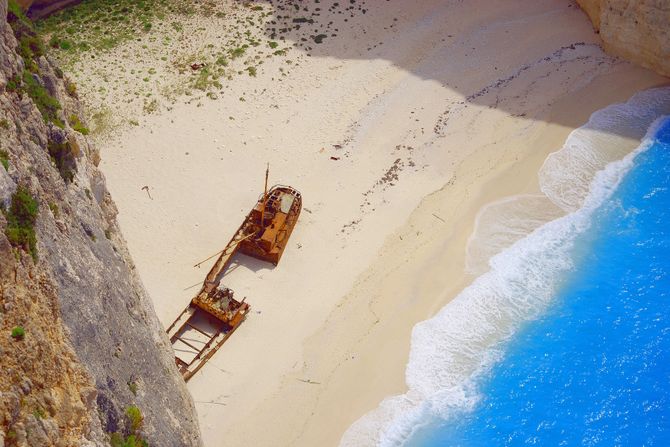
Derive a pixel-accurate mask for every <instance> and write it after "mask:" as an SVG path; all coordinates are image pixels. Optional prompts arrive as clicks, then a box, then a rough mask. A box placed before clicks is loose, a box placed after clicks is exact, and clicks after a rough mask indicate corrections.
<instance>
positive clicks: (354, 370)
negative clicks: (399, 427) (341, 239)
mask: <svg viewBox="0 0 670 447" xmlns="http://www.w3.org/2000/svg"><path fill="white" fill-rule="evenodd" d="M630 69H631V70H626V71H627V72H623V73H615V74H613V75H604V76H602V77H601V78H599V79H597V80H594V82H593V84H594V85H588V86H586V87H584V88H583V89H581V90H580V91H577V92H574V93H573V94H571V95H569V96H567V97H565V98H562V99H561V100H559V101H558V102H557V103H556V104H555V105H554V106H553V107H552V114H567V115H570V116H572V117H577V119H583V123H586V122H587V121H588V118H589V116H590V115H591V114H592V113H593V112H595V111H596V110H599V109H602V108H604V107H607V106H608V105H611V104H614V103H618V102H625V101H626V100H627V99H629V98H630V97H631V96H632V95H633V94H635V93H636V92H638V91H640V90H644V89H646V88H651V87H655V86H658V85H663V83H662V82H661V83H660V84H659V83H658V82H656V80H654V76H653V75H652V76H650V78H649V79H648V80H644V79H637V80H636V79H634V77H632V76H630V74H631V72H632V73H635V72H638V71H639V70H638V69H637V68H635V67H630ZM610 83H611V84H610ZM611 85H614V86H616V87H617V88H610V87H609V86H611ZM594 87H595V88H594ZM587 104H588V106H587ZM587 107H592V110H591V109H589V108H587ZM572 130H574V129H573V128H571V127H563V126H557V125H554V124H545V128H544V129H542V130H541V131H539V132H538V134H537V135H536V136H535V138H534V140H533V142H531V143H529V144H528V145H527V146H526V147H525V148H524V149H525V151H523V152H521V153H518V154H516V156H515V157H518V158H519V160H518V161H516V160H515V161H508V162H507V163H505V164H503V165H501V166H498V167H497V168H495V169H492V170H491V171H489V172H488V173H487V174H486V175H483V176H481V177H480V178H478V179H476V180H475V181H474V182H472V183H471V184H465V185H464V184H462V183H460V182H458V181H457V182H455V183H454V184H453V185H449V187H444V188H441V189H440V190H438V191H436V192H434V193H432V194H430V195H428V196H427V197H425V198H424V199H423V200H422V202H421V203H420V205H419V206H418V207H417V208H416V209H415V210H414V211H413V213H412V214H411V216H410V217H409V219H408V220H407V222H406V223H405V224H404V225H403V226H402V227H401V228H400V229H398V230H396V231H395V232H394V233H393V234H391V235H389V236H388V237H387V242H386V243H385V244H384V247H383V248H382V249H381V250H380V253H381V254H380V257H379V258H378V260H377V262H375V263H374V264H373V265H371V266H370V267H369V268H368V269H367V270H366V272H365V273H363V274H362V275H361V276H360V277H359V279H358V280H357V284H356V285H355V286H354V287H353V290H352V291H350V293H349V294H347V296H346V297H345V298H344V299H343V300H342V302H341V304H340V305H339V306H338V308H337V309H336V311H334V312H333V314H331V315H330V316H329V322H328V323H327V324H324V326H323V327H322V328H321V329H320V330H319V331H318V332H316V333H315V334H314V335H312V336H311V337H310V338H309V339H308V340H306V341H305V345H304V349H305V351H306V352H308V353H309V354H307V355H308V356H309V355H310V354H311V356H312V358H313V359H316V358H324V357H328V356H324V354H323V350H324V346H327V345H328V340H329V339H332V338H336V339H337V340H338V341H339V342H342V340H343V339H346V335H345V334H338V336H334V334H333V326H335V327H336V328H337V327H338V325H339V329H340V332H346V331H347V330H348V329H349V328H351V326H354V324H352V323H351V322H350V321H347V322H344V321H343V320H348V317H343V316H344V315H348V314H350V313H351V312H352V311H353V309H354V308H356V307H357V306H358V305H357V304H355V303H354V302H355V301H356V300H357V299H360V298H361V295H364V294H366V293H367V292H368V291H370V290H374V289H377V290H379V292H377V295H379V296H381V297H383V298H382V299H377V300H374V299H373V300H371V302H370V303H369V304H368V305H373V306H376V307H375V312H374V315H377V317H378V318H383V319H384V320H385V321H384V323H385V326H386V327H380V328H375V329H373V327H374V326H376V324H375V323H370V322H368V326H367V329H369V330H370V331H371V332H370V334H368V335H366V336H365V337H364V339H362V340H360V339H359V340H351V339H349V340H348V342H349V343H348V344H346V346H348V347H349V348H350V349H351V347H353V346H356V348H355V352H356V354H355V357H366V358H367V359H368V360H367V361H365V362H363V363H358V364H356V363H355V362H349V361H347V360H344V361H342V362H341V363H339V364H337V365H335V366H334V365H333V362H330V364H327V365H322V367H321V368H322V370H325V371H327V370H328V369H330V368H335V369H337V370H338V372H337V373H331V377H333V378H331V379H330V381H329V382H327V383H328V384H327V385H326V390H323V391H321V392H314V393H311V394H315V395H314V396H312V398H313V400H314V401H316V403H315V404H314V407H313V408H311V410H310V411H311V412H312V415H311V416H309V415H305V421H304V430H303V431H300V434H299V436H298V437H297V438H292V439H289V438H286V440H285V445H300V446H302V445H304V446H309V445H337V444H338V443H339V441H340V437H341V435H342V434H343V433H344V431H345V430H346V429H347V428H348V427H350V426H351V424H352V423H354V422H355V421H356V420H357V419H358V418H359V417H362V416H363V415H365V414H366V413H367V412H369V411H371V410H373V409H375V408H376V407H377V405H378V404H379V403H380V402H381V401H382V400H383V399H384V398H386V397H391V396H394V395H400V394H403V393H404V392H405V391H407V386H406V384H405V377H404V374H405V366H406V362H407V358H408V355H409V342H410V340H411V329H412V328H413V326H414V324H416V323H418V322H421V321H424V320H426V319H428V318H430V317H432V316H433V315H435V314H436V313H437V312H438V311H439V310H440V309H441V308H442V307H444V305H446V304H447V303H448V302H449V301H450V300H451V299H452V298H453V297H455V296H456V295H458V293H459V292H460V291H462V290H463V289H464V288H465V287H467V286H468V285H469V284H470V283H471V281H472V280H474V279H475V278H476V276H475V275H471V274H468V273H467V272H465V248H466V245H467V239H468V237H469V236H470V234H471V232H472V228H473V225H474V221H475V217H476V216H477V214H478V212H479V210H480V209H482V207H484V206H486V205H487V204H489V203H492V202H494V201H496V200H500V199H503V198H506V197H509V196H514V195H517V194H528V193H530V194H533V193H538V192H539V185H538V183H537V174H538V172H539V169H540V167H541V166H542V164H543V163H544V160H545V159H546V157H547V155H549V154H550V153H551V152H554V151H556V150H558V149H560V147H561V146H562V145H563V143H564V142H565V139H566V138H567V136H568V134H569V133H570V132H571V131H572ZM538 146H539V149H538V150H535V149H534V148H538ZM469 164H472V165H475V166H476V165H477V162H476V161H471V162H470V163H469ZM471 168H472V167H471V166H469V165H468V163H464V164H463V165H462V166H461V168H460V169H459V171H463V172H468V171H470V170H471ZM459 171H457V173H456V177H457V178H461V176H459ZM460 194H465V195H466V196H469V197H470V199H469V200H462V201H459V200H458V199H457V197H458V196H459V195H460ZM451 205H454V206H455V208H456V209H457V211H455V212H454V211H453V209H452V211H450V206H451ZM448 212H452V213H453V214H452V217H451V219H448V223H452V221H457V222H456V223H453V224H452V226H451V227H450V228H449V232H448V233H446V234H442V235H440V236H435V237H433V238H428V239H426V238H422V239H421V240H419V241H417V245H419V248H418V249H416V250H415V251H414V252H412V254H411V255H410V256H406V258H411V261H409V260H408V259H402V257H399V254H400V253H402V252H403V251H407V250H408V247H406V246H399V245H397V242H396V241H395V239H400V238H401V237H403V238H405V239H406V238H408V237H411V235H412V232H414V231H415V230H416V229H417V228H430V227H431V226H432V225H433V224H434V222H435V221H436V218H435V216H434V214H437V215H447V213H448ZM441 213H444V214H441ZM448 223H447V224H445V225H447V226H449V225H448ZM441 247H448V248H446V249H445V250H444V251H443V250H442V249H441ZM399 258H400V259H401V260H398V259H399ZM394 260H395V261H394ZM408 263H409V266H411V271H410V272H407V271H405V272H404V273H403V274H402V275H401V276H396V275H395V274H396V273H397V272H399V271H400V270H402V269H407V268H408ZM375 277H376V278H378V279H377V281H376V282H375V279H374V278H375ZM409 278H415V280H413V281H412V280H410V279H409ZM431 282H432V283H433V284H429V283H431ZM422 284H423V285H422ZM417 292H418V293H417ZM412 293H414V294H415V296H411V295H412ZM416 295H418V297H417V296H416ZM415 303H418V305H416V307H415V309H414V311H413V313H411V314H407V315H403V317H405V316H406V318H399V316H398V315H392V314H391V315H384V314H383V310H380V306H387V307H392V308H393V307H401V308H403V309H405V310H407V309H408V308H409V306H413V305H414V304H415ZM387 313H388V312H387ZM382 315H384V317H382ZM338 318H339V320H337V319H338ZM333 320H336V321H333ZM330 344H331V345H332V344H333V343H332V341H331V342H330ZM330 347H332V346H330ZM334 348H335V349H337V350H341V349H342V348H341V346H338V347H334ZM379 371H384V373H383V374H380V373H379ZM297 377H300V374H294V375H292V376H289V377H287V378H286V380H285V381H284V389H283V392H281V393H279V394H276V395H274V396H273V399H272V400H273V403H275V405H276V406H271V405H268V403H267V402H265V403H264V406H265V408H264V409H263V410H262V411H263V415H264V416H263V420H271V418H272V416H271V414H273V413H274V414H277V413H276V411H278V410H279V408H280V407H281V406H283V405H285V403H286V400H287V399H289V396H295V395H298V394H303V393H304V392H305V386H302V385H301V384H300V383H291V379H293V380H295V379H296V378H297ZM308 389H310V390H311V388H308ZM343 401H346V402H347V404H346V408H347V409H351V410H352V411H351V412H350V413H349V412H347V413H344V412H342V413H338V412H337V411H333V410H334V409H337V408H338V407H339V405H341V403H342V402H343ZM304 404H305V402H303V404H302V405H304ZM308 408H310V407H308ZM305 412H306V411H305ZM291 417H292V418H293V417H294V415H292V416H291ZM265 418H267V419H265ZM273 436H274V434H273ZM261 445H266V444H264V443H263V442H261ZM268 445H269V444H268ZM364 445H368V444H365V443H364Z"/></svg>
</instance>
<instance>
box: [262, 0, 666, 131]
mask: <svg viewBox="0 0 670 447" xmlns="http://www.w3.org/2000/svg"><path fill="white" fill-rule="evenodd" d="M269 3H270V4H271V5H272V6H273V8H274V11H273V12H272V13H271V17H269V18H268V21H267V23H266V24H265V29H264V33H265V35H266V36H267V37H268V38H269V39H270V40H272V41H276V42H278V43H289V44H291V45H293V47H294V48H296V49H298V50H300V51H301V52H303V53H304V54H305V55H306V56H308V57H319V58H334V59H340V60H379V59H382V60H386V61H389V62H390V63H392V64H393V65H395V66H397V67H400V68H402V69H403V70H405V71H407V72H408V73H411V74H412V75H413V76H417V77H419V78H421V79H424V80H432V81H437V82H439V83H440V84H441V85H443V86H444V87H446V88H449V89H452V90H454V91H456V92H458V93H459V94H460V95H461V96H462V97H463V99H462V101H461V103H460V105H461V106H462V105H464V104H465V105H467V104H472V105H477V106H481V107H485V108H495V109H498V110H502V111H504V112H505V113H507V114H509V115H511V116H515V117H520V118H526V119H532V120H541V121H547V120H551V121H553V122H557V123H558V124H561V125H564V126H568V127H579V126H581V125H583V124H584V123H585V122H586V121H587V120H588V117H589V115H590V113H592V112H594V111H595V110H597V109H598V108H601V107H605V106H606V105H608V104H609V101H610V100H611V97H612V96H616V97H617V100H618V101H626V100H627V99H628V98H629V97H630V96H631V95H632V94H633V93H635V91H636V89H637V88H639V85H640V84H644V85H646V86H650V87H651V86H656V85H661V84H663V83H664V81H663V79H664V78H661V77H660V76H658V75H655V74H653V73H652V72H650V71H648V70H645V69H642V68H639V69H638V70H639V73H640V77H641V78H642V79H644V81H641V82H640V83H628V84H627V85H628V91H618V92H616V93H615V94H614V95H611V94H610V95H608V96H606V97H605V96H604V95H603V100H602V103H601V104H589V106H592V108H591V109H588V110H583V113H577V114H563V116H560V117H551V118H549V117H547V113H546V110H547V107H546V106H547V105H551V104H552V103H553V102H555V101H557V100H558V99H560V94H557V93H556V92H557V91H558V92H560V91H567V89H568V87H566V86H565V85H563V86H562V87H561V88H562V90H560V89H559V90H557V88H556V87H557V85H558V84H566V83H574V84H576V85H586V84H588V82H589V81H590V80H591V79H594V78H595V77H597V76H601V75H606V74H608V73H611V72H614V71H616V70H617V69H618V68H621V65H622V64H628V63H627V62H624V61H622V60H620V59H617V58H614V57H612V56H609V55H607V54H605V53H604V52H603V50H602V49H601V47H600V39H599V37H598V35H597V34H596V32H595V31H594V30H593V28H592V26H591V22H590V21H589V19H588V17H587V16H586V14H584V12H583V11H582V10H581V9H580V8H579V6H578V5H577V4H576V3H574V2H571V1H565V0H539V1H537V2H531V3H528V2H523V1H520V0H498V1H494V2H491V1H469V2H464V1H462V0H452V1H439V0H420V1H415V2H412V3H411V4H410V3H408V2H406V1H403V0H315V1H311V2H301V1H296V0H271V1H270V2H269ZM257 4H258V5H263V4H264V3H262V2H258V3H257ZM628 68H630V67H628ZM370 82H371V83H374V82H375V79H374V78H371V79H370ZM573 90H578V88H574V89H573ZM408 101H412V98H411V97H408ZM450 106H453V104H451V105H448V104H445V115H446V114H448V113H449V107H450ZM446 119H447V118H446V116H442V117H440V118H439V119H438V121H437V122H436V123H435V127H434V130H435V132H436V133H440V132H441V131H442V130H443V129H442V128H443V127H445V126H446V122H445V121H446ZM620 132H621V134H622V135H623V136H627V137H631V138H639V135H632V134H627V132H628V131H627V130H625V129H621V130H620Z"/></svg>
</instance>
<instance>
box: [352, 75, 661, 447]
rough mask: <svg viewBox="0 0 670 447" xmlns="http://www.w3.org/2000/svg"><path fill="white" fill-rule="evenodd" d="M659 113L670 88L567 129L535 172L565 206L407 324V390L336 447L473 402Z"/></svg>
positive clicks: (381, 441) (542, 302)
mask: <svg viewBox="0 0 670 447" xmlns="http://www.w3.org/2000/svg"><path fill="white" fill-rule="evenodd" d="M666 114H670V88H663V89H653V90H648V91H645V92H642V93H639V94H637V95H635V96H634V97H633V98H631V100H630V101H628V102H627V103H626V104H617V105H614V106H611V107H608V108H606V109H603V110H601V111H599V112H596V113H594V114H593V115H592V116H591V119H590V120H589V122H588V123H587V124H586V125H584V126H583V127H582V128H580V129H577V130H575V131H574V132H572V133H571V134H570V136H569V137H568V139H567V140H566V144H565V145H564V147H563V148H562V149H561V150H559V151H558V152H555V153H553V154H552V155H550V156H549V157H548V158H547V161H546V162H545V164H544V165H543V167H542V171H541V172H540V175H541V185H542V191H543V192H544V193H545V194H547V197H548V198H550V199H551V200H552V201H553V202H554V203H555V204H556V205H558V206H560V207H561V208H562V209H564V210H566V211H568V212H570V213H569V214H567V215H565V216H563V217H560V218H558V219H556V220H553V221H550V222H548V223H546V224H544V225H541V226H539V227H538V228H536V229H535V230H533V231H532V232H531V233H530V234H528V235H527V236H525V237H521V238H518V237H517V238H516V239H515V242H513V243H512V245H511V246H509V247H508V248H506V249H504V250H503V251H502V252H500V253H499V254H497V255H495V256H494V257H492V258H491V259H490V261H489V265H490V270H489V271H488V272H487V273H485V274H483V275H481V276H479V277H478V278H477V279H476V280H475V281H474V282H473V283H472V284H471V285H470V286H469V287H467V288H466V289H464V290H463V291H462V292H461V293H460V294H459V295H458V296H457V297H456V298H454V299H453V300H452V301H451V302H450V303H449V304H448V305H446V306H445V307H444V308H443V309H442V310H441V311H440V312H439V313H438V314H437V315H435V316H434V317H433V318H431V319H429V320H426V321H423V322H421V323H419V324H417V325H416V326H415V327H414V330H413V331H412V346H411V351H410V358H409V362H408V365H407V370H406V382H407V386H408V389H409V391H408V392H407V393H405V394H403V395H400V396H392V397H389V398H386V399H385V400H384V401H383V402H382V403H381V404H380V405H379V407H378V408H377V409H376V410H374V411H372V412H370V413H368V414H366V415H364V416H363V417H362V418H360V419H359V420H358V421H357V422H356V423H354V424H353V425H352V426H351V427H350V428H349V429H348V430H347V431H346V432H345V434H344V436H343V437H342V440H341V446H344V447H349V446H352V447H353V446H356V447H359V446H383V447H386V446H399V445H402V444H403V443H404V442H405V441H406V440H407V439H408V438H409V437H410V436H411V434H412V432H413V431H414V430H416V429H417V427H419V426H420V424H421V423H425V422H426V421H428V420H429V418H430V416H438V417H441V418H443V419H448V418H449V417H450V415H452V414H453V413H454V410H467V409H468V408H471V407H472V406H474V405H475V404H476V403H477V401H478V399H479V395H478V391H477V389H476V386H475V383H476V380H477V378H478V377H479V376H480V375H481V374H484V373H485V372H486V371H488V370H489V369H490V367H491V366H492V365H493V364H494V363H495V362H496V361H497V360H498V359H500V357H501V356H502V349H503V344H504V342H505V340H507V339H508V338H509V337H510V336H511V335H512V334H513V333H514V331H515V330H516V329H517V328H518V326H519V325H520V324H521V323H522V322H524V321H527V320H529V319H532V318H534V317H536V316H537V315H538V314H539V313H540V312H542V311H543V310H544V309H545V308H546V307H547V305H548V303H549V302H550V300H551V298H552V296H553V295H554V292H555V290H556V287H557V286H558V285H559V283H560V280H561V278H562V277H563V276H564V275H565V273H566V272H568V271H569V270H570V269H571V268H572V258H571V254H572V249H573V246H574V242H575V240H576V238H577V236H578V235H579V234H581V233H582V232H583V231H584V230H586V229H587V228H588V227H589V225H590V221H591V215H592V214H593V212H594V210H595V209H597V208H598V207H599V206H600V205H601V204H602V203H603V202H604V201H605V200H607V199H608V198H609V197H610V196H611V194H612V192H613V191H614V189H615V188H616V186H617V185H618V184H619V182H620V180H621V178H622V177H623V175H624V174H625V173H626V172H627V171H628V170H629V169H630V168H631V166H632V165H633V159H634V157H635V156H636V155H637V154H638V153H640V152H641V151H644V150H645V149H646V148H647V147H648V146H649V144H650V142H651V141H650V140H649V139H648V138H645V139H644V142H643V143H642V144H640V140H642V138H643V137H644V135H645V131H647V130H649V132H650V134H648V136H650V135H651V132H653V129H655V126H652V122H653V121H654V120H655V119H657V118H658V117H659V116H662V115H666ZM608 126H610V127H608ZM608 130H609V134H607V131H608ZM616 135H619V136H622V135H623V137H625V138H626V139H627V140H628V141H629V142H631V141H634V140H635V139H636V138H637V144H636V145H637V146H638V147H637V149H636V150H634V151H632V152H630V149H631V148H632V147H635V146H632V147H630V145H629V149H628V151H629V152H628V155H625V154H624V153H623V152H619V151H622V150H623V148H624V147H626V145H625V144H615V143H616V139H615V136H616ZM601 144H604V145H605V146H606V147H604V148H603V147H600V146H599V145H601ZM608 145H609V146H608ZM610 146H611V147H610ZM624 155H625V156H624ZM616 157H618V159H617V158H616ZM622 157H623V158H622ZM614 160H618V161H614ZM511 228H518V225H517V224H516V223H513V224H512V225H511ZM490 233H491V234H498V233H499V231H491V232H490ZM503 239H504V238H503Z"/></svg>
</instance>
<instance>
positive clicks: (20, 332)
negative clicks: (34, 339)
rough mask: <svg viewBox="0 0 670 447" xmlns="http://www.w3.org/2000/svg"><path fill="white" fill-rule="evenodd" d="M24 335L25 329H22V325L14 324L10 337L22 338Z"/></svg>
mask: <svg viewBox="0 0 670 447" xmlns="http://www.w3.org/2000/svg"><path fill="white" fill-rule="evenodd" d="M25 336H26V330H25V329H23V326H14V329H12V338H13V339H15V340H23V337H25Z"/></svg>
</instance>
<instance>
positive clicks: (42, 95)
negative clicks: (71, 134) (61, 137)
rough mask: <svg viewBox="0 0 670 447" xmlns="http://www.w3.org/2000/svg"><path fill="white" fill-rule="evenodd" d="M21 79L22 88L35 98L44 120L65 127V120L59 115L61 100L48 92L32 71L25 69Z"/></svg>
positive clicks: (31, 97)
mask: <svg viewBox="0 0 670 447" xmlns="http://www.w3.org/2000/svg"><path fill="white" fill-rule="evenodd" d="M21 80H22V81H23V86H22V87H21V88H22V90H23V91H24V92H26V94H27V95H28V96H30V99H32V100H33V102H34V103H35V105H36V106H37V109H38V110H39V111H40V113H41V114H42V118H44V121H45V122H51V123H54V124H55V125H56V126H58V127H61V128H62V127H64V124H63V121H61V119H60V117H59V116H58V111H59V110H60V109H61V105H60V102H58V100H57V99H56V98H54V97H53V96H51V95H50V94H49V92H47V90H46V89H45V88H44V87H43V86H42V84H40V83H39V82H38V81H37V79H35V77H34V76H33V74H32V73H31V72H30V71H28V70H23V78H22V79H21Z"/></svg>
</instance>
